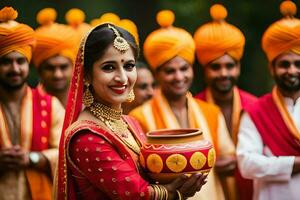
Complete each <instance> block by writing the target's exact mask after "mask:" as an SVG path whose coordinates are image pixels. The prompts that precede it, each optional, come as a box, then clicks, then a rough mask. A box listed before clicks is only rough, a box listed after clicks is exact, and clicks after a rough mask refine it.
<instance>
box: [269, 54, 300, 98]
mask: <svg viewBox="0 0 300 200" xmlns="http://www.w3.org/2000/svg"><path fill="white" fill-rule="evenodd" d="M271 73H272V75H273V77H274V79H275V81H276V83H277V85H278V87H279V88H280V89H281V90H283V91H286V92H291V93H294V92H299V91H300V55H298V54H295V53H291V52H289V53H285V54H281V55H280V56H278V57H277V58H276V59H275V60H274V61H273V67H272V68H271Z"/></svg>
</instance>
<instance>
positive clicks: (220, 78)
mask: <svg viewBox="0 0 300 200" xmlns="http://www.w3.org/2000/svg"><path fill="white" fill-rule="evenodd" d="M226 80H230V81H232V82H234V83H235V78H234V77H233V76H225V77H218V78H215V81H226Z"/></svg>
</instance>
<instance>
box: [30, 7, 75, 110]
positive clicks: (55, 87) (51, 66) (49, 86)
mask: <svg viewBox="0 0 300 200" xmlns="http://www.w3.org/2000/svg"><path fill="white" fill-rule="evenodd" d="M53 12H54V13H55V10H53V9H51V8H45V9H43V10H41V11H40V12H39V13H38V21H39V23H40V24H41V25H42V26H41V27H39V28H37V29H36V39H37V44H36V48H35V50H34V53H33V63H34V65H35V66H36V68H37V70H38V73H39V75H40V78H41V85H39V87H41V88H43V90H45V91H46V92H47V93H49V94H51V95H53V96H56V97H57V98H58V99H59V100H60V101H61V103H62V104H63V105H64V106H65V105H66V100H67V95H68V89H69V83H70V79H71V75H72V69H73V64H74V60H75V57H76V53H77V50H78V44H79V40H80V36H81V35H80V34H78V33H77V32H76V31H75V30H73V28H71V27H69V26H66V25H63V24H58V23H55V22H54V21H55V15H53V14H52V15H51V13H53Z"/></svg>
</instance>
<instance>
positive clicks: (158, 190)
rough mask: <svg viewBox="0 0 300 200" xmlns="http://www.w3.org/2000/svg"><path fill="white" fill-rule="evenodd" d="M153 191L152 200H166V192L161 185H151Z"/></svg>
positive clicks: (167, 194) (167, 195)
mask: <svg viewBox="0 0 300 200" xmlns="http://www.w3.org/2000/svg"><path fill="white" fill-rule="evenodd" d="M151 187H152V188H153V191H154V195H153V200H168V198H169V193H168V190H167V189H166V188H165V187H164V186H162V185H151Z"/></svg>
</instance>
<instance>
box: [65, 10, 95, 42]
mask: <svg viewBox="0 0 300 200" xmlns="http://www.w3.org/2000/svg"><path fill="white" fill-rule="evenodd" d="M65 19H66V21H67V23H68V24H69V25H70V26H71V27H72V28H73V29H74V30H75V31H76V32H77V33H78V34H79V37H80V39H82V38H83V37H84V36H85V34H86V33H87V32H88V31H89V30H90V29H91V28H92V26H91V25H89V24H87V23H85V22H84V20H85V13H84V12H83V11H82V10H80V9H78V8H72V9H70V10H69V11H68V12H67V13H66V15H65Z"/></svg>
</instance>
